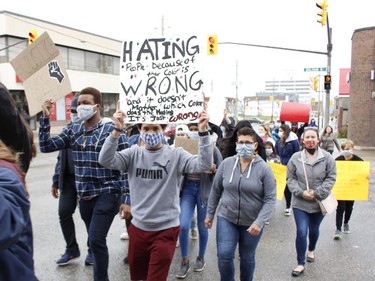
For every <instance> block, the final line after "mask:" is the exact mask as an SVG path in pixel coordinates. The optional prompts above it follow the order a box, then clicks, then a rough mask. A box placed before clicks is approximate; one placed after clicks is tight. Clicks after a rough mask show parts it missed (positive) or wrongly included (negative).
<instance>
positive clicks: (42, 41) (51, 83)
mask: <svg viewBox="0 0 375 281" xmlns="http://www.w3.org/2000/svg"><path fill="white" fill-rule="evenodd" d="M10 63H11V64H12V66H13V68H14V70H15V71H16V73H17V75H18V76H19V77H20V78H21V79H22V81H23V86H24V88H25V93H26V98H27V103H28V105H29V114H30V116H34V115H35V114H37V113H38V112H40V111H41V110H42V107H41V105H42V103H43V102H44V101H46V100H47V99H52V100H53V101H56V100H58V99H60V98H62V97H65V96H66V95H67V94H69V93H71V92H72V89H71V85H70V81H69V78H68V74H67V72H66V69H65V66H64V63H63V59H62V57H61V55H60V52H59V50H58V49H57V47H56V46H55V44H54V43H53V41H52V40H51V38H50V37H49V35H48V33H47V32H44V33H43V34H42V35H41V36H40V37H39V38H38V39H37V40H35V42H34V43H33V44H31V45H30V46H28V47H27V48H26V49H25V50H23V51H22V52H21V53H20V54H19V55H18V56H17V57H15V58H14V59H13V60H12V61H11V62H10Z"/></svg>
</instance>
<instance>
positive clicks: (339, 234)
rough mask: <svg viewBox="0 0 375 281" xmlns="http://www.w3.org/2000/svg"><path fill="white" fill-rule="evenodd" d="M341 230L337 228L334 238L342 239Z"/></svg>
mask: <svg viewBox="0 0 375 281" xmlns="http://www.w3.org/2000/svg"><path fill="white" fill-rule="evenodd" d="M341 234H342V232H341V230H336V232H335V236H334V237H333V239H334V240H340V239H341Z"/></svg>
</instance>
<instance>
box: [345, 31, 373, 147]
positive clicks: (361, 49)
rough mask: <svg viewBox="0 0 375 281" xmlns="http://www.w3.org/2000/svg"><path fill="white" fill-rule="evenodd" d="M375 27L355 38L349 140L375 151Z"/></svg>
mask: <svg viewBox="0 0 375 281" xmlns="http://www.w3.org/2000/svg"><path fill="white" fill-rule="evenodd" d="M374 72H375V27H368V28H362V29H357V30H355V31H354V33H353V36H352V59H351V75H350V79H351V81H350V102H349V118H348V138H349V139H351V140H353V141H354V143H355V144H356V145H357V146H360V147H372V148H375V121H374V120H375V74H374Z"/></svg>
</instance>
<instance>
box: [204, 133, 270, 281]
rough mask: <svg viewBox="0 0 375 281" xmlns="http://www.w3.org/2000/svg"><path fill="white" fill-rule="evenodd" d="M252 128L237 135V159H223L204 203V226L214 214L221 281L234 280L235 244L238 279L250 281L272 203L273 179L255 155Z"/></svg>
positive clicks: (209, 224) (209, 225) (265, 165)
mask: <svg viewBox="0 0 375 281" xmlns="http://www.w3.org/2000/svg"><path fill="white" fill-rule="evenodd" d="M256 139H257V135H256V132H255V131H254V130H253V129H252V128H248V127H244V128H242V129H240V130H239V131H238V133H237V143H236V151H237V155H234V156H231V157H227V158H226V159H224V161H223V162H222V163H221V165H220V166H219V169H218V170H217V172H216V175H215V178H214V182H213V184H212V189H211V193H210V197H209V199H208V207H207V217H206V220H205V225H206V227H207V228H211V227H212V222H213V219H214V216H215V212H216V208H217V207H218V205H219V202H221V204H220V206H219V210H218V213H217V227H216V240H217V256H218V266H219V271H220V276H221V280H230V281H232V280H234V276H235V272H234V269H235V267H234V262H233V259H234V254H235V250H236V247H237V244H239V252H240V257H241V260H240V264H241V265H240V276H241V280H242V281H245V280H247V281H249V280H253V275H254V270H255V252H256V248H257V245H258V242H259V240H260V238H261V236H262V230H263V227H264V225H265V222H266V221H268V220H269V218H270V216H271V214H272V211H273V208H274V206H275V202H276V184H275V176H274V174H273V172H272V169H271V167H270V166H269V165H268V164H267V163H266V162H265V161H264V160H263V159H262V158H261V157H260V156H259V155H258V154H255V151H256V148H257V146H258V143H257V142H256Z"/></svg>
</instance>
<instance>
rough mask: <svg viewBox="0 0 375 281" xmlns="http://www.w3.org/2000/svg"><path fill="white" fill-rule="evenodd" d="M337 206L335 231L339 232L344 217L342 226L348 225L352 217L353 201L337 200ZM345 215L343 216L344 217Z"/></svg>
mask: <svg viewBox="0 0 375 281" xmlns="http://www.w3.org/2000/svg"><path fill="white" fill-rule="evenodd" d="M337 202H338V205H337V209H336V229H337V230H340V231H341V226H342V219H343V217H344V224H347V223H349V220H350V216H351V215H352V211H353V205H354V201H346V200H345V201H342V200H337ZM344 213H345V215H344Z"/></svg>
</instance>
